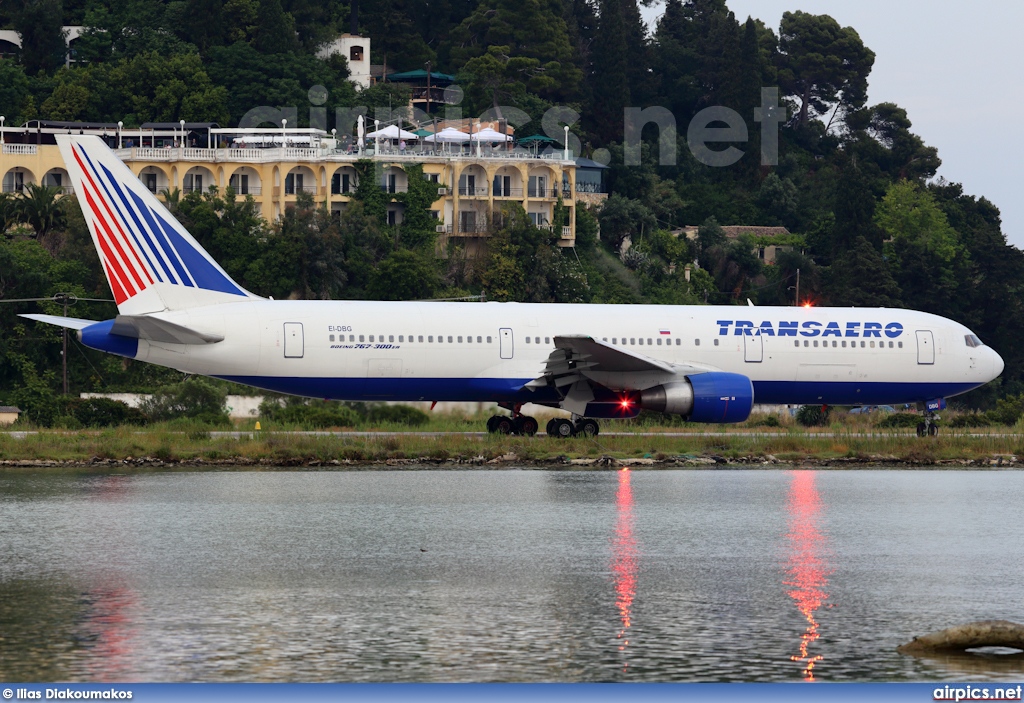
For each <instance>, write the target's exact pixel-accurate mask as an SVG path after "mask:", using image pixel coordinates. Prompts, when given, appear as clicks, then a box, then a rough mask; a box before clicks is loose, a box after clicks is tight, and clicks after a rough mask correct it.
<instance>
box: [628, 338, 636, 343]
mask: <svg viewBox="0 0 1024 703" xmlns="http://www.w3.org/2000/svg"><path fill="white" fill-rule="evenodd" d="M629 343H630V344H633V345H635V344H636V337H630V338H629Z"/></svg>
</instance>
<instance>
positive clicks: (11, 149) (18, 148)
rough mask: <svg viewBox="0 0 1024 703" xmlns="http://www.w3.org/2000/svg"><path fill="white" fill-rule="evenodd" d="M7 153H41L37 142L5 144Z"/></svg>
mask: <svg viewBox="0 0 1024 703" xmlns="http://www.w3.org/2000/svg"><path fill="white" fill-rule="evenodd" d="M4 153H5V154H26V155H28V154H31V155H35V154H38V153H39V147H37V146H36V145H35V144H4Z"/></svg>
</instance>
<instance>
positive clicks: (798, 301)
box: [794, 269, 800, 307]
mask: <svg viewBox="0 0 1024 703" xmlns="http://www.w3.org/2000/svg"><path fill="white" fill-rule="evenodd" d="M794 305H796V306H797V307H800V269H797V270H796V302H795V303H794Z"/></svg>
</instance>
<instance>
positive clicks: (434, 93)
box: [412, 86, 459, 105]
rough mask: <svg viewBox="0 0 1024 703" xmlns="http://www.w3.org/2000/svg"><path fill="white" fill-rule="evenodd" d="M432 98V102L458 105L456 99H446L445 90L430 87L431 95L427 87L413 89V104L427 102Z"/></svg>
mask: <svg viewBox="0 0 1024 703" xmlns="http://www.w3.org/2000/svg"><path fill="white" fill-rule="evenodd" d="M428 97H429V98H430V102H432V103H438V104H446V105H458V104H459V103H458V101H456V99H455V97H454V96H452V97H450V98H445V94H444V88H435V87H433V86H431V87H430V89H429V93H428V90H427V88H426V86H419V87H415V88H413V89H412V101H413V102H426V101H427V98H428Z"/></svg>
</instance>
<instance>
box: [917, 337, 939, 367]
mask: <svg viewBox="0 0 1024 703" xmlns="http://www.w3.org/2000/svg"><path fill="white" fill-rule="evenodd" d="M917 363H919V364H934V363H935V337H934V336H933V335H932V331H931V330H917Z"/></svg>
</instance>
